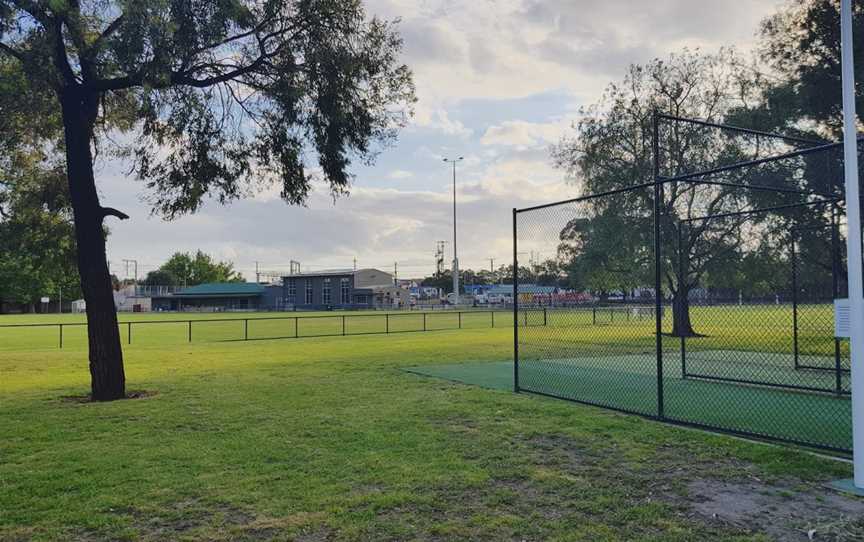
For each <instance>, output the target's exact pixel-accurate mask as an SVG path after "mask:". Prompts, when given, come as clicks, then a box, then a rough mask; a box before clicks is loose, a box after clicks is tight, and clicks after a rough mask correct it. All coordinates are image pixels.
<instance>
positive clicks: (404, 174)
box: [387, 169, 414, 180]
mask: <svg viewBox="0 0 864 542" xmlns="http://www.w3.org/2000/svg"><path fill="white" fill-rule="evenodd" d="M413 176H414V173H412V172H410V171H406V170H404V169H394V170H393V171H391V172H390V173H389V174H388V175H387V178H388V179H396V180H398V179H410V178H411V177H413Z"/></svg>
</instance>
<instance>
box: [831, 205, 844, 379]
mask: <svg viewBox="0 0 864 542" xmlns="http://www.w3.org/2000/svg"><path fill="white" fill-rule="evenodd" d="M837 214H838V213H837V204H836V203H832V204H831V297H832V299H837V298H838V297H840V277H839V276H838V275H839V266H840V262H839V258H838V255H839V254H838V253H839V251H838V248H837V237H838V231H837V229H838V228H837ZM834 390H835V391H836V392H837V393H838V394H839V393H842V392H843V366H842V364H841V363H840V339H839V338H837V337H834Z"/></svg>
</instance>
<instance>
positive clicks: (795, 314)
mask: <svg viewBox="0 0 864 542" xmlns="http://www.w3.org/2000/svg"><path fill="white" fill-rule="evenodd" d="M789 257H790V258H792V359H793V361H794V363H795V370H796V371H797V370H798V369H800V368H801V364H800V357H799V353H798V254H797V252H796V251H795V232H794V231H793V232H792V250H790V251H789Z"/></svg>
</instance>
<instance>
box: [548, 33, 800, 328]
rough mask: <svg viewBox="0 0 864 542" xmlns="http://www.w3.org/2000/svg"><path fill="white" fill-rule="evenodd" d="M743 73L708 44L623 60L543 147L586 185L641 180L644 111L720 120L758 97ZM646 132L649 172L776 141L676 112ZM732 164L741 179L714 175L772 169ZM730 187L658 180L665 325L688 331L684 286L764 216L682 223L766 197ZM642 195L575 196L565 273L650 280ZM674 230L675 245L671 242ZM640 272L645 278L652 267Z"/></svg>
mask: <svg viewBox="0 0 864 542" xmlns="http://www.w3.org/2000/svg"><path fill="white" fill-rule="evenodd" d="M751 74H752V72H751V71H750V70H747V69H742V62H741V61H740V60H739V59H738V58H737V56H736V55H735V53H734V51H731V50H724V51H721V52H720V53H718V54H715V55H704V54H700V53H693V52H688V51H685V52H683V53H682V54H678V55H673V56H671V57H670V58H669V59H668V60H665V61H664V60H659V59H657V60H654V61H652V62H650V63H648V64H647V65H644V66H638V65H636V66H632V67H631V68H630V70H629V72H628V73H627V76H626V77H625V78H624V81H623V82H622V83H621V84H612V85H610V86H609V87H608V88H607V90H606V92H605V94H604V96H603V98H602V100H601V101H600V102H599V103H598V104H596V105H594V106H592V107H589V108H586V109H583V110H582V112H581V115H580V116H581V117H582V118H581V120H580V121H579V122H578V124H577V125H576V127H575V128H576V135H575V137H572V138H565V139H564V140H563V141H562V142H561V143H560V144H559V145H558V146H557V148H556V149H555V150H554V151H553V157H554V159H555V162H556V164H557V165H558V166H559V167H561V168H563V169H564V170H565V171H567V173H568V176H569V178H570V179H571V181H572V182H574V183H576V184H578V185H579V186H580V188H581V189H582V190H583V192H584V193H587V194H590V193H600V192H605V191H610V190H617V189H621V188H627V187H633V186H636V185H639V184H644V183H652V182H653V181H654V171H653V166H654V164H653V154H652V143H653V133H652V132H653V129H652V127H653V123H652V121H653V116H654V112H655V111H660V112H665V113H668V114H671V115H674V116H677V117H690V118H699V119H705V120H708V121H713V122H723V121H724V119H725V116H726V115H727V114H729V113H730V112H733V111H734V112H741V111H746V110H747V109H748V107H749V105H748V104H750V103H751V102H754V101H756V100H757V99H758V98H759V97H760V89H761V80H760V79H759V78H758V77H757V76H752V75H751ZM658 143H659V145H660V161H661V164H662V168H661V175H663V176H666V177H674V176H675V175H678V174H681V173H684V172H690V171H699V170H706V169H709V168H711V167H716V166H719V165H724V164H731V163H734V162H738V161H740V160H743V159H745V158H756V157H761V156H765V155H768V154H772V152H776V148H774V146H773V145H772V144H771V142H767V143H766V142H761V143H760V144H758V145H752V144H748V143H747V142H746V141H738V140H736V139H735V138H732V137H728V134H722V133H719V132H718V131H716V130H706V129H703V128H702V127H694V126H691V125H684V124H679V123H673V124H672V125H671V126H668V127H667V128H666V129H664V130H662V131H661V133H660V141H659V142H658ZM729 175H730V176H731V175H735V174H733V173H730V174H729ZM741 175H744V176H745V178H740V177H739V178H735V179H725V180H726V181H731V182H734V183H735V184H737V185H738V186H741V187H743V186H746V185H747V184H749V183H753V184H755V183H756V182H757V181H758V180H759V179H758V177H759V176H760V175H761V176H763V178H762V179H761V181H762V182H763V183H764V182H776V179H782V178H783V175H780V174H778V172H776V171H775V172H766V171H748V172H746V174H745V173H741ZM738 186H705V185H702V186H697V185H694V184H692V183H687V182H667V183H664V185H663V190H662V198H663V199H662V200H661V202H660V216H661V240H662V242H661V254H662V259H661V266H662V287H663V288H664V289H665V290H666V291H668V292H669V293H670V294H671V295H672V297H673V305H672V308H673V328H672V334H673V335H675V336H682V335H683V336H687V335H693V334H694V333H695V332H694V330H693V326H692V323H691V320H690V310H689V309H690V306H689V294H690V292H691V291H692V289H693V288H695V287H696V286H697V285H699V284H700V281H701V280H702V279H703V278H704V277H705V276H706V274H707V273H709V271H710V270H711V269H712V267H714V266H716V265H718V264H719V263H720V262H722V261H723V260H724V259H726V258H728V257H729V256H730V254H734V253H735V251H736V250H743V248H742V245H741V244H740V243H739V242H738V241H739V235H740V233H741V226H742V224H743V222H744V221H750V222H751V223H756V222H759V221H766V220H768V218H767V217H758V216H757V217H753V216H750V217H737V218H736V217H729V218H726V219H723V220H709V221H701V222H696V223H693V225H691V226H689V227H688V226H687V225H686V222H685V221H686V220H688V219H691V218H697V217H700V216H704V215H714V214H722V213H726V212H730V211H736V210H741V209H743V208H746V206H747V204H748V203H752V202H753V201H754V200H755V199H756V198H761V201H760V203H765V202H766V201H768V200H769V199H770V198H772V197H774V196H772V195H769V196H765V195H760V194H754V193H752V192H751V191H748V190H746V189H742V188H739V187H738ZM653 196H654V193H653V189H651V188H649V189H645V190H637V191H633V192H625V193H623V194H620V195H618V196H612V197H608V198H597V199H594V200H589V201H588V202H586V203H584V204H582V207H581V209H580V216H579V217H577V218H574V219H573V220H571V221H570V223H568V224H567V226H565V227H564V229H563V230H562V233H561V244H560V246H559V256H561V257H562V258H564V259H565V261H566V260H568V259H569V261H570V263H569V265H566V264H565V265H566V267H567V268H568V269H569V270H570V271H571V272H576V275H575V276H574V277H573V279H575V280H577V282H581V283H582V284H584V285H586V286H588V287H589V288H591V289H594V290H598V291H608V290H609V289H610V288H621V289H623V288H624V287H633V286H637V285H641V286H646V287H650V288H653V287H654V284H653V280H648V278H647V276H646V262H648V261H653V259H652V258H653V231H652V228H651V220H652V215H651V209H652V207H653ZM679 233H680V234H681V236H682V239H683V243H682V245H683V246H682V247H679V246H678V243H677V238H678V234H679ZM679 250H680V251H683V252H679ZM679 261H683V262H684V265H683V266H679ZM652 267H653V266H652ZM649 276H650V277H653V268H651V269H650V275H649ZM655 295H663V292H662V291H661V292H656V293H655Z"/></svg>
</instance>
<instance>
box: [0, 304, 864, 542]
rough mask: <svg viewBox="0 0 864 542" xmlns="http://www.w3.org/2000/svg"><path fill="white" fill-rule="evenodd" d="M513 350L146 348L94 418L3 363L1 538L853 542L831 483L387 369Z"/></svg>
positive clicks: (301, 345) (33, 355)
mask: <svg viewBox="0 0 864 542" xmlns="http://www.w3.org/2000/svg"><path fill="white" fill-rule="evenodd" d="M147 316H150V317H152V315H147ZM185 316H186V315H184V318H185ZM203 316H205V315H202V317H203ZM206 316H212V315H206ZM9 320H11V319H8V320H7V319H4V320H0V321H6V322H8V321H9ZM9 323H11V322H9ZM550 323H552V322H550ZM478 325H479V324H478ZM607 327H608V326H607ZM622 327H623V326H622ZM549 328H550V329H551V330H552V333H553V335H552V336H550V340H551V339H553V338H554V337H555V336H556V335H558V336H560V334H561V330H562V329H564V328H562V327H560V326H556V325H554V323H553V325H552V326H549ZM530 329H539V328H530ZM604 329H607V328H604ZM608 329H610V330H611V327H608ZM547 331H549V330H547ZM610 333H611V331H610ZM511 349H512V332H511V330H510V329H508V328H506V327H501V328H496V329H486V328H483V329H481V328H479V327H477V328H474V329H464V330H461V331H439V332H435V333H402V334H390V335H366V336H353V337H350V336H349V337H327V338H323V337H322V338H307V339H296V340H272V341H268V340H261V341H248V342H243V341H231V342H203V341H202V342H193V343H191V344H189V343H184V341H183V340H182V338H181V339H180V340H177V341H176V342H171V341H157V340H154V341H153V342H152V343H148V342H145V341H144V340H143V339H142V341H140V342H138V341H133V345H132V346H131V347H128V348H127V349H126V368H127V378H128V382H129V388H130V390H131V391H138V392H145V393H142V397H141V398H138V399H133V400H125V401H119V402H113V403H107V404H95V403H88V402H86V401H83V400H82V399H81V397H82V395H84V394H86V392H87V389H88V382H89V380H88V373H87V360H86V352H85V351H84V349H83V348H81V347H78V348H68V349H63V350H58V349H56V348H53V349H50V348H46V349H42V350H29V349H26V348H23V349H22V348H20V347H19V348H17V349H13V348H9V349H7V350H5V351H3V352H0V402H2V409H0V435H3V437H2V440H0V540H29V539H34V540H73V539H74V540H118V539H120V540H122V539H130V540H131V539H143V540H184V539H188V540H193V539H195V540H198V539H208V540H236V539H246V540H266V539H277V540H405V539H422V540H495V541H497V540H620V539H640V540H705V539H729V540H765V539H769V538H772V537H773V538H780V539H794V536H799V535H801V536H804V537H805V538H804V539H806V533H807V531H808V530H810V529H815V530H816V532H817V533H819V534H823V535H825V536H826V537H828V539H834V540H856V539H860V537H861V536H864V522H862V519H861V518H862V517H864V506H862V505H861V504H860V503H858V502H854V501H852V500H850V499H845V498H841V497H838V496H837V495H834V494H832V493H830V492H828V491H827V490H825V489H824V488H823V487H822V485H821V484H822V483H823V482H824V481H826V480H831V479H834V478H837V477H848V476H849V475H850V469H849V466H848V465H847V464H845V463H839V462H836V461H833V460H828V459H824V458H819V457H814V456H813V455H810V454H807V453H804V452H802V451H799V450H796V449H794V448H789V447H774V446H765V445H762V444H758V443H751V442H746V441H741V440H737V439H732V438H729V437H724V436H718V435H712V434H708V433H704V432H699V431H692V430H688V429H682V428H676V427H673V426H668V425H663V424H659V423H655V422H651V421H646V420H644V419H641V418H638V417H634V416H627V415H620V414H616V413H613V412H610V411H606V410H602V409H598V408H593V407H587V406H582V405H576V404H572V403H566V402H562V401H555V400H550V399H544V398H541V397H537V396H532V395H525V394H519V395H517V394H513V393H510V392H507V391H500V390H499V391H496V390H488V389H482V388H479V387H472V386H465V385H461V384H456V383H451V382H447V381H444V380H440V379H434V378H428V377H424V376H420V375H417V374H413V373H409V372H406V371H404V370H403V369H406V368H408V367H417V366H420V367H423V366H440V365H442V364H456V363H466V362H471V363H473V364H476V363H489V364H491V365H494V364H496V363H501V362H506V361H507V360H508V359H510V356H511ZM730 492H731V493H730ZM735 492H738V493H741V494H742V495H746V496H748V499H749V500H747V501H746V502H747V503H748V510H744V511H738V512H735V513H732V512H733V511H734V510H733V511H730V510H731V509H730V507H729V506H727V504H728V503H727V504H724V503H725V502H726V501H724V496H727V497H728V496H729V495H730V494H737V493H735ZM742 498H743V497H742ZM754 503H755V504H754ZM732 508H734V507H732ZM777 529H780V531H778V530H777ZM817 539H818V538H817Z"/></svg>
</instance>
